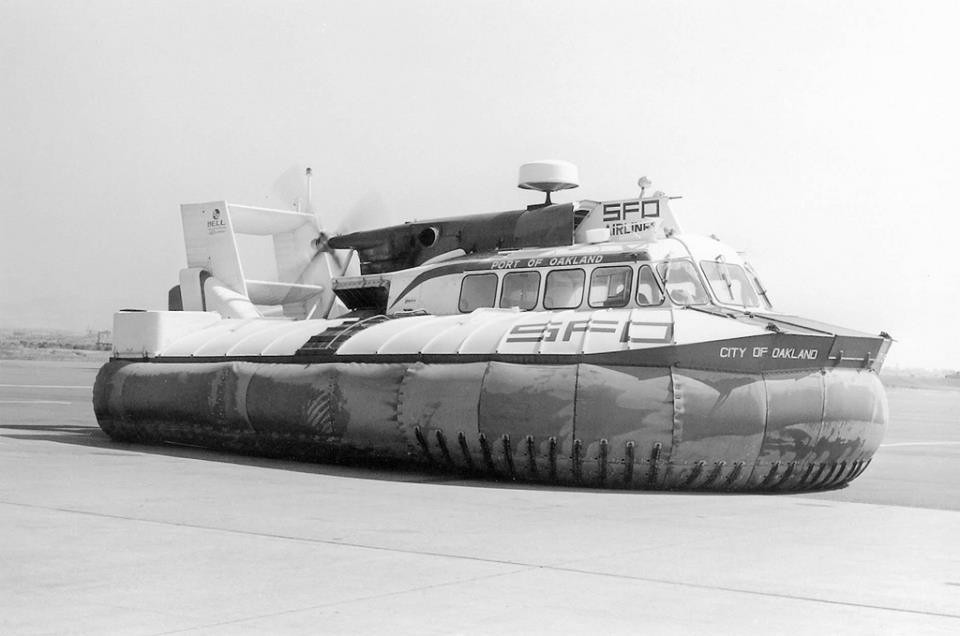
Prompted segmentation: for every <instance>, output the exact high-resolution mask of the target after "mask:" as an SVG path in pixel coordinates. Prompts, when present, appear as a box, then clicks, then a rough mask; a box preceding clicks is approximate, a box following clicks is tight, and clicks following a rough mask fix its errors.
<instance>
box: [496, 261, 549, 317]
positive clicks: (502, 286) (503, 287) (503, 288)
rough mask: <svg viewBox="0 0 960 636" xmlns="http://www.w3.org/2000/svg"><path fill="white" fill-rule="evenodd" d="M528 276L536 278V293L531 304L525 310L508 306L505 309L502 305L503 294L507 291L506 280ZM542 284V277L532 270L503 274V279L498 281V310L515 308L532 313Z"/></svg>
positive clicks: (538, 300) (538, 301)
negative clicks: (531, 275)
mask: <svg viewBox="0 0 960 636" xmlns="http://www.w3.org/2000/svg"><path fill="white" fill-rule="evenodd" d="M529 274H533V275H535V276H536V277H537V293H536V294H534V298H533V304H532V305H531V306H530V307H528V308H526V309H524V308H523V307H517V306H516V305H509V306H506V307H505V306H504V305H503V294H504V292H506V291H507V278H508V277H510V276H517V275H529ZM542 282H543V276H542V275H541V274H540V272H538V271H537V270H534V269H526V270H513V271H510V272H506V273H504V275H503V277H502V278H501V279H500V293H499V295H498V296H497V304H496V306H497V307H498V308H500V309H513V308H514V307H517V308H518V309H519V310H520V311H533V310H534V309H536V308H537V306H538V305H539V303H540V293H541V291H542V289H541V288H542V287H543V285H542V284H541V283H542Z"/></svg>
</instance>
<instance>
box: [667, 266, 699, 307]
mask: <svg viewBox="0 0 960 636" xmlns="http://www.w3.org/2000/svg"><path fill="white" fill-rule="evenodd" d="M657 271H658V272H659V273H660V278H662V279H663V286H664V287H665V288H666V290H667V295H668V296H670V300H672V301H673V302H674V303H676V304H678V305H705V304H707V300H708V297H707V290H705V289H704V288H703V284H702V283H701V282H700V277H699V276H697V270H696V268H695V267H694V265H693V263H691V262H690V261H667V262H666V263H661V264H660V265H658V266H657Z"/></svg>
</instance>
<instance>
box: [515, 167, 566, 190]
mask: <svg viewBox="0 0 960 636" xmlns="http://www.w3.org/2000/svg"><path fill="white" fill-rule="evenodd" d="M579 186H580V176H579V174H578V172H577V167H576V166H575V165H573V164H572V163H570V162H569V161H558V160H555V159H548V160H544V161H532V162H530V163H525V164H523V165H522V166H520V178H519V179H518V181H517V187H519V188H523V189H524V190H539V191H540V192H548V193H549V192H556V191H557V190H568V189H570V188H577V187H579Z"/></svg>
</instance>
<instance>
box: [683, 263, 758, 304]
mask: <svg viewBox="0 0 960 636" xmlns="http://www.w3.org/2000/svg"><path fill="white" fill-rule="evenodd" d="M698 265H699V266H700V271H701V273H703V277H704V279H705V280H706V281H707V288H708V289H709V290H710V293H711V294H712V295H713V297H714V298H715V299H716V300H717V302H718V303H720V304H721V305H726V306H728V307H739V308H743V309H760V308H761V307H763V306H764V303H763V300H762V299H761V297H760V294H759V293H757V290H756V289H754V288H753V283H751V282H750V272H748V271H747V269H746V268H745V267H743V266H741V265H738V264H737V263H728V262H726V261H722V260H720V261H710V260H701V261H700V262H699V263H698ZM704 265H710V266H716V267H717V270H718V271H721V268H724V267H729V268H736V269H738V270H740V274H741V275H742V277H740V278H739V279H737V278H735V277H731V276H730V272H726V275H727V276H728V277H730V278H731V279H732V280H738V281H739V282H740V285H741V287H744V288H745V289H747V290H749V291H750V293H751V294H753V296H754V298H755V299H756V301H757V302H756V304H754V305H747V304H746V303H738V302H733V301H729V300H721V298H720V294H719V293H717V290H716V289H714V287H713V282H712V280H711V278H710V275H709V274H708V273H707V269H706V268H705V267H704ZM742 294H743V290H741V295H742ZM730 295H732V294H730Z"/></svg>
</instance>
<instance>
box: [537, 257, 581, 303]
mask: <svg viewBox="0 0 960 636" xmlns="http://www.w3.org/2000/svg"><path fill="white" fill-rule="evenodd" d="M559 272H580V276H581V279H580V300H578V301H577V304H576V305H569V306H564V307H547V290H548V289H549V288H550V277H551V276H553V275H554V274H556V273H559ZM586 289H587V272H586V270H584V269H583V268H582V267H572V268H567V269H551V270H550V271H548V272H547V275H546V276H544V277H543V303H542V304H543V308H544V309H545V310H548V311H554V310H561V309H579V308H580V307H581V306H582V305H583V297H584V294H585V292H586Z"/></svg>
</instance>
